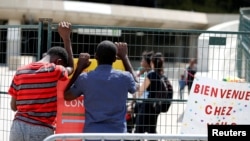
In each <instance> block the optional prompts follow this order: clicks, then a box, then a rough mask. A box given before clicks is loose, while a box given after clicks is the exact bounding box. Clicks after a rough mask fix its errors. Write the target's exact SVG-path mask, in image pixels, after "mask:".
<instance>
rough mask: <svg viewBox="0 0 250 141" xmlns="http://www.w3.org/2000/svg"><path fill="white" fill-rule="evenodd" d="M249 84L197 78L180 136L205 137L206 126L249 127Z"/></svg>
mask: <svg viewBox="0 0 250 141" xmlns="http://www.w3.org/2000/svg"><path fill="white" fill-rule="evenodd" d="M249 116H250V84H249V83H235V82H225V81H219V80H214V79H209V78H204V77H196V78H195V80H194V82H193V85H192V88H191V91H190V95H189V98H188V102H187V106H186V109H185V112H184V117H183V121H182V128H181V134H207V125H209V124H211V125H240V124H248V125H249V124H250V118H249Z"/></svg>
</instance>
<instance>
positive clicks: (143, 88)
mask: <svg viewBox="0 0 250 141" xmlns="http://www.w3.org/2000/svg"><path fill="white" fill-rule="evenodd" d="M149 85H150V80H149V79H148V78H147V77H146V78H145V79H144V82H143V83H142V84H141V85H140V86H139V88H138V91H137V92H136V93H135V94H134V95H133V98H139V97H141V96H142V94H143V93H144V91H146V89H147V88H148V86H149Z"/></svg>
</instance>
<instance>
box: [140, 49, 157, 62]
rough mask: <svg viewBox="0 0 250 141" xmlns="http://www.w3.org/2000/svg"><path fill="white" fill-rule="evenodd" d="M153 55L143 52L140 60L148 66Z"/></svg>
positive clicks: (151, 52) (150, 52)
mask: <svg viewBox="0 0 250 141" xmlns="http://www.w3.org/2000/svg"><path fill="white" fill-rule="evenodd" d="M153 54H154V52H153V51H149V52H147V51H144V52H143V53H142V58H143V59H144V60H145V61H146V62H147V64H148V65H150V61H151V56H152V55H153Z"/></svg>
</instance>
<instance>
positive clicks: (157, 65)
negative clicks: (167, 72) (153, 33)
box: [151, 52, 164, 74]
mask: <svg viewBox="0 0 250 141" xmlns="http://www.w3.org/2000/svg"><path fill="white" fill-rule="evenodd" d="M151 61H152V62H153V64H154V70H155V72H157V73H159V74H164V68H163V67H164V66H163V65H164V58H163V55H162V53H161V52H157V53H155V54H153V55H152V58H151Z"/></svg>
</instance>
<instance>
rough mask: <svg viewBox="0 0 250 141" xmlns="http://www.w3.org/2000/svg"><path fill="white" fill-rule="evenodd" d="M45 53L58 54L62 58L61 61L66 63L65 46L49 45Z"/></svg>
mask: <svg viewBox="0 0 250 141" xmlns="http://www.w3.org/2000/svg"><path fill="white" fill-rule="evenodd" d="M47 54H48V55H50V56H52V57H53V56H58V57H59V58H61V59H62V61H63V62H64V63H65V64H68V53H67V51H66V49H65V48H63V47H60V46H54V47H51V48H50V49H49V50H48V51H47Z"/></svg>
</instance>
